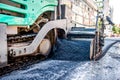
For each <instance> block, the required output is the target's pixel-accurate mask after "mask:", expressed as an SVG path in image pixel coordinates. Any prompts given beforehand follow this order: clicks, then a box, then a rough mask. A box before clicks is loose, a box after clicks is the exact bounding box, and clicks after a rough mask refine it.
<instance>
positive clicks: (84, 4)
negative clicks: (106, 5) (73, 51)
mask: <svg viewBox="0 0 120 80" xmlns="http://www.w3.org/2000/svg"><path fill="white" fill-rule="evenodd" d="M61 4H66V5H67V7H68V8H69V9H71V10H72V12H70V13H68V16H70V15H72V16H71V20H72V21H73V22H77V23H76V26H89V27H90V26H95V22H96V15H97V5H96V4H95V2H94V1H93V0H61Z"/></svg>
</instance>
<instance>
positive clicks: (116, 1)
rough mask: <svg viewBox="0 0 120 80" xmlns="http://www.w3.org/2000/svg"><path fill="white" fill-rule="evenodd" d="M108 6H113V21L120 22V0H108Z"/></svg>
mask: <svg viewBox="0 0 120 80" xmlns="http://www.w3.org/2000/svg"><path fill="white" fill-rule="evenodd" d="M110 6H111V7H113V22H114V23H115V24H120V0H110Z"/></svg>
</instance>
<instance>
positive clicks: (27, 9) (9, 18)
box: [0, 0, 58, 25]
mask: <svg viewBox="0 0 120 80" xmlns="http://www.w3.org/2000/svg"><path fill="white" fill-rule="evenodd" d="M4 1H5V0H4ZM4 1H3V2H0V23H6V24H7V25H32V24H33V23H34V22H35V20H36V19H37V18H38V17H39V16H40V15H41V14H42V13H44V12H46V11H54V9H55V6H57V4H58V2H57V0H8V2H10V3H11V5H9V4H7V3H5V2H4ZM6 1H7V0H6ZM12 4H16V5H19V6H15V5H12ZM5 11H6V12H8V13H6V14H5V13H3V12H5ZM9 13H13V14H14V15H10V14H9ZM16 14H17V16H16Z"/></svg>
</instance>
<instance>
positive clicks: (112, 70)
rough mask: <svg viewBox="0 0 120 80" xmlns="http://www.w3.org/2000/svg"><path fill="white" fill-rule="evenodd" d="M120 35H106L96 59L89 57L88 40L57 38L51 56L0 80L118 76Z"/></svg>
mask: <svg viewBox="0 0 120 80" xmlns="http://www.w3.org/2000/svg"><path fill="white" fill-rule="evenodd" d="M119 40H120V38H106V39H105V46H104V47H103V53H105V56H104V57H103V58H101V59H100V60H98V61H89V55H88V53H89V49H88V47H89V41H87V40H86V41H82V42H81V41H79V40H66V39H61V40H58V43H57V45H58V49H57V50H56V51H55V54H54V56H53V57H52V58H50V59H47V60H45V61H40V62H38V63H36V64H33V65H31V66H28V67H25V68H23V69H20V70H16V71H13V72H11V73H9V74H6V75H3V76H1V77H0V80H120V41H119Z"/></svg>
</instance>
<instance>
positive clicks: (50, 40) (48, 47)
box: [38, 29, 56, 59]
mask: <svg viewBox="0 0 120 80" xmlns="http://www.w3.org/2000/svg"><path fill="white" fill-rule="evenodd" d="M55 43H56V36H55V30H54V29H53V30H51V31H50V32H49V33H48V34H47V35H46V37H45V38H44V39H43V40H42V42H41V44H40V45H39V47H38V53H39V54H40V55H42V56H43V57H44V58H45V59H46V58H48V57H51V56H52V55H53V54H54V53H53V47H54V45H55Z"/></svg>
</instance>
